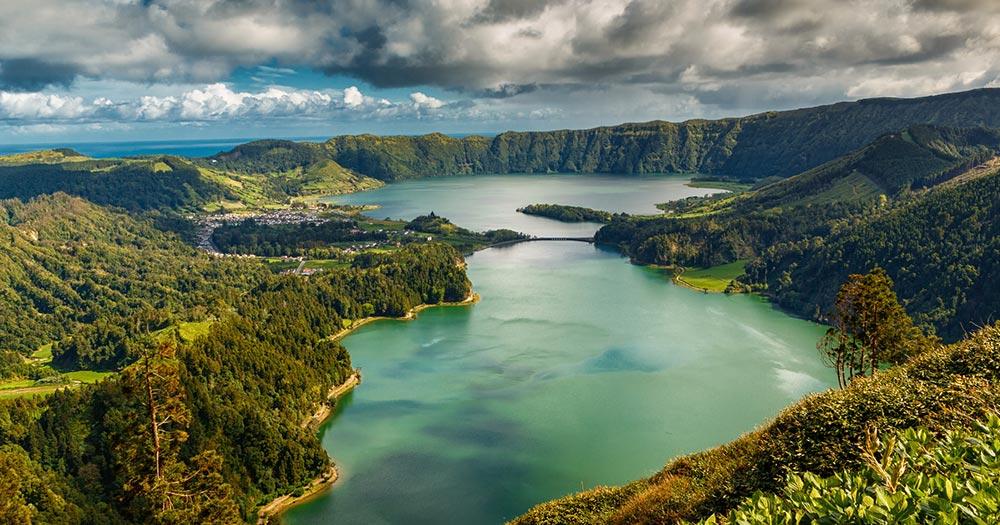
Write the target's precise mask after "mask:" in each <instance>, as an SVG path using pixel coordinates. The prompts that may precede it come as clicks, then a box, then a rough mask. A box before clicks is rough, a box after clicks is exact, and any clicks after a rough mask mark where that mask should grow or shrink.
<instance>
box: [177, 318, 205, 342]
mask: <svg viewBox="0 0 1000 525" xmlns="http://www.w3.org/2000/svg"><path fill="white" fill-rule="evenodd" d="M213 322H214V321H199V322H195V323H180V324H178V325H177V331H178V333H179V334H180V336H181V339H183V340H184V341H186V342H190V341H194V340H195V339H197V338H199V337H202V336H205V335H208V330H209V328H211V327H212V323H213Z"/></svg>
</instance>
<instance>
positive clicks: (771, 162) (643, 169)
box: [206, 89, 1000, 181]
mask: <svg viewBox="0 0 1000 525" xmlns="http://www.w3.org/2000/svg"><path fill="white" fill-rule="evenodd" d="M919 124H931V125H936V126H944V127H963V128H969V127H979V126H985V127H1000V89H980V90H975V91H967V92H962V93H952V94H947V95H938V96H933V97H923V98H915V99H868V100H860V101H857V102H842V103H838V104H832V105H827V106H819V107H814V108H806V109H799V110H793V111H779V112H768V113H761V114H757V115H751V116H747V117H739V118H726V119H720V120H689V121H686V122H681V123H674V122H664V121H652V122H645V123H631V124H621V125H618V126H605V127H599V128H592V129H585V130H558V131H538V132H515V131H509V132H505V133H501V134H499V135H497V136H495V137H493V138H487V137H480V136H471V137H466V138H454V137H448V136H445V135H442V134H440V133H432V134H429V135H422V136H376V135H343V136H337V137H333V138H331V139H329V140H328V141H326V142H325V143H323V144H309V143H294V142H289V141H258V142H253V143H250V144H247V145H244V146H239V147H237V148H235V149H233V150H232V151H230V152H226V153H222V154H219V155H216V156H214V157H211V158H210V159H208V161H207V162H208V163H209V164H206V166H216V167H221V168H225V169H230V170H233V171H237V172H241V173H251V172H252V173H265V172H286V171H291V170H294V169H297V168H306V167H307V166H310V165H313V164H315V163H316V162H318V161H319V160H320V159H329V160H333V161H335V162H337V163H338V164H340V165H341V166H343V167H344V168H346V169H348V170H351V171H353V172H355V173H357V174H360V175H364V176H367V177H373V178H376V179H379V180H383V181H391V180H397V179H409V178H416V177H435V176H443V175H457V174H481V173H547V172H565V173H622V174H627V173H666V172H700V173H709V174H716V175H722V176H726V177H731V178H736V179H744V180H759V179H764V178H767V177H772V176H777V177H790V176H792V175H795V174H798V173H801V172H803V171H806V170H809V169H811V168H814V167H816V166H819V165H821V164H823V163H825V162H828V161H831V160H833V159H836V158H838V157H841V156H843V155H845V154H847V153H849V152H851V151H853V150H856V149H858V148H861V147H863V146H864V145H866V144H868V143H870V142H872V141H873V140H875V139H876V138H878V137H880V136H882V135H884V134H887V133H891V132H896V131H899V130H901V129H904V128H907V127H910V126H914V125H919Z"/></svg>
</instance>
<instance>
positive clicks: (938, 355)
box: [514, 324, 1000, 525]
mask: <svg viewBox="0 0 1000 525" xmlns="http://www.w3.org/2000/svg"><path fill="white" fill-rule="evenodd" d="M998 380H1000V324H997V325H994V326H991V327H988V328H985V329H983V330H981V331H979V332H977V333H976V334H974V335H972V336H970V337H969V338H968V339H966V340H964V341H961V342H959V343H956V344H953V345H949V346H943V347H940V348H938V349H936V350H933V351H930V352H928V353H926V354H924V355H922V356H920V357H917V358H915V359H913V360H911V361H909V362H907V363H906V364H904V365H900V366H898V367H896V368H893V369H891V370H888V371H885V372H881V373H878V374H876V375H875V376H874V377H866V378H859V379H858V380H856V381H854V382H852V383H851V385H850V387H848V388H846V389H843V390H835V391H828V392H824V393H820V394H814V395H811V396H808V397H806V398H804V399H803V400H801V401H799V402H798V403H796V404H794V405H792V406H790V407H789V408H787V409H785V410H784V411H783V412H782V413H781V414H779V415H778V416H777V417H776V418H775V419H774V420H773V421H772V422H770V423H768V424H765V425H764V426H763V427H761V428H760V429H758V430H756V431H753V432H750V433H748V434H746V435H744V436H742V437H740V438H738V439H737V440H735V441H733V442H731V443H729V444H726V445H723V446H721V447H718V448H715V449H712V450H708V451H704V452H700V453H696V454H692V455H690V456H683V457H680V458H677V459H674V460H673V461H671V462H669V463H668V464H667V465H666V466H665V467H664V468H663V469H662V470H661V471H660V472H658V473H657V474H655V475H653V476H652V477H650V478H648V479H645V480H641V481H638V482H636V483H633V484H631V485H628V486H627V487H626V488H621V489H614V488H603V489H601V491H602V492H603V493H604V494H612V493H614V494H615V495H616V497H614V498H611V497H604V498H599V499H598V500H596V501H600V504H599V505H590V506H588V505H587V504H586V503H587V501H588V500H589V501H595V498H594V495H593V494H591V493H587V492H584V493H581V494H578V495H573V496H568V497H566V498H563V499H561V500H556V501H553V502H549V503H545V504H543V505H539V506H537V507H535V508H533V509H531V510H530V511H528V513H526V514H525V515H523V516H521V517H519V518H517V519H516V520H515V521H514V523H517V524H547V525H550V524H561V523H675V522H678V521H681V520H688V521H696V520H699V519H705V518H707V517H709V516H710V515H712V514H713V513H716V514H718V513H728V512H730V511H732V510H733V509H735V508H736V507H737V506H738V505H740V504H741V503H742V502H743V501H744V500H745V499H746V498H748V497H750V496H752V495H753V494H754V493H756V492H758V491H760V492H764V493H777V492H779V491H781V490H782V489H783V488H784V487H785V486H786V481H787V478H788V475H789V474H790V473H794V472H811V473H814V474H815V475H817V476H821V477H826V476H831V475H834V474H836V473H838V472H842V471H844V470H850V471H853V470H857V469H860V468H862V467H863V466H864V461H863V459H862V456H861V451H862V450H863V446H864V441H865V431H866V429H868V428H870V427H872V426H876V427H878V428H880V429H883V431H884V432H891V431H892V430H894V429H905V428H911V427H917V426H923V427H926V428H928V429H929V430H931V431H933V432H940V431H944V430H947V429H950V428H956V427H958V426H960V425H963V424H968V422H969V421H972V420H983V419H985V418H986V417H987V416H988V415H989V414H992V413H995V412H996V409H997V407H998V406H1000V388H998V386H997V384H998Z"/></svg>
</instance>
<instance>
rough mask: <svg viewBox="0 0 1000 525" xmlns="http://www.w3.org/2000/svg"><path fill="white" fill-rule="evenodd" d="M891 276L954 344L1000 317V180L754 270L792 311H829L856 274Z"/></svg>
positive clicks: (956, 190) (947, 193)
mask: <svg viewBox="0 0 1000 525" xmlns="http://www.w3.org/2000/svg"><path fill="white" fill-rule="evenodd" d="M875 266H881V267H883V268H884V269H885V270H886V271H887V272H888V273H889V275H890V276H891V277H892V278H893V279H894V280H895V283H896V293H897V295H899V297H900V299H901V300H902V301H903V303H904V305H905V306H906V308H907V311H909V312H910V314H911V315H913V316H914V318H915V320H916V321H917V322H918V323H921V324H923V325H925V326H926V327H928V328H936V329H937V330H939V331H940V334H941V335H942V336H943V337H945V338H947V339H951V340H954V339H956V338H958V337H960V336H961V335H962V334H963V333H964V332H965V331H969V330H974V329H975V328H976V327H979V326H984V325H986V324H988V323H990V322H992V321H994V320H995V319H996V315H997V312H1000V170H998V169H997V168H994V169H993V170H992V172H989V173H987V174H980V175H979V176H978V177H976V178H974V179H972V180H968V181H966V182H960V183H956V184H949V185H942V186H940V187H937V188H934V189H932V190H930V191H929V192H928V193H927V194H926V195H924V196H921V197H920V198H915V199H913V200H912V201H909V202H905V203H903V204H901V205H900V206H896V207H893V208H891V209H888V210H885V211H883V212H880V213H875V214H872V215H870V216H868V217H865V218H864V220H862V221H861V222H860V223H858V224H856V225H854V226H852V227H850V228H844V229H840V230H837V231H835V232H833V233H832V234H831V235H829V236H827V237H826V238H824V239H803V240H800V241H798V242H792V243H788V244H781V245H777V246H774V247H772V248H771V249H769V250H767V251H766V252H764V253H763V256H762V257H761V258H760V259H759V260H757V261H754V262H753V263H751V264H750V265H749V266H748V277H749V279H750V280H753V281H757V282H761V283H766V284H767V287H768V293H769V294H771V295H773V296H774V298H775V299H776V300H777V301H778V302H779V303H780V304H781V305H783V306H785V307H787V308H790V309H792V310H794V311H796V312H800V313H803V314H807V315H815V314H816V313H819V314H823V313H825V312H827V311H829V309H830V307H831V304H832V301H833V297H834V296H835V294H836V289H837V287H838V286H839V285H840V283H841V282H843V281H844V280H845V279H846V277H847V275H849V274H851V273H863V272H866V271H869V270H870V269H871V268H873V267H875Z"/></svg>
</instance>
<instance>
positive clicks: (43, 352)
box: [31, 343, 52, 364]
mask: <svg viewBox="0 0 1000 525" xmlns="http://www.w3.org/2000/svg"><path fill="white" fill-rule="evenodd" d="M31 358H32V359H34V360H36V361H38V362H39V363H43V364H44V363H48V362H50V361H52V343H49V344H47V345H42V346H40V347H38V350H35V353H33V354H31Z"/></svg>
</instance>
